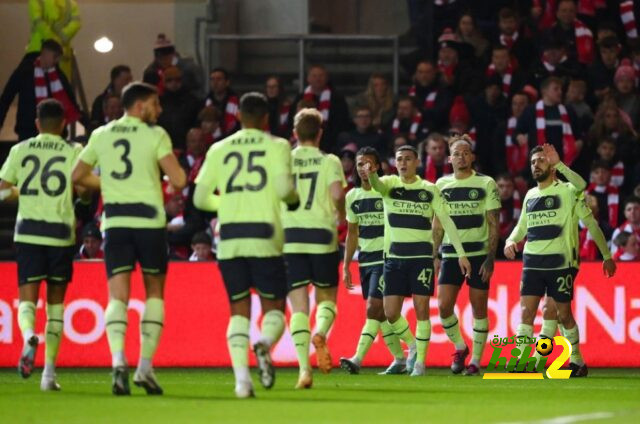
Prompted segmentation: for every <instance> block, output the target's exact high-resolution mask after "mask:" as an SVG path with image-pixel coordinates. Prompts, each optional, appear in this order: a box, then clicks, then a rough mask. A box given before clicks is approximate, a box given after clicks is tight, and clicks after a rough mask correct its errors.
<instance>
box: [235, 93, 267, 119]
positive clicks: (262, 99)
mask: <svg viewBox="0 0 640 424" xmlns="http://www.w3.org/2000/svg"><path fill="white" fill-rule="evenodd" d="M240 113H241V114H242V119H243V120H245V119H247V120H249V121H252V122H256V121H259V120H260V119H262V118H263V117H264V116H265V115H266V114H268V113H269V104H268V102H267V97H266V96H265V95H264V94H262V93H258V92H257V91H251V92H249V93H246V94H244V95H243V96H242V97H240Z"/></svg>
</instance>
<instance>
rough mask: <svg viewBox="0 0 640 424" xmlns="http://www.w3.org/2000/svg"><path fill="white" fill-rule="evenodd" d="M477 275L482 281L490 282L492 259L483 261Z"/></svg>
mask: <svg viewBox="0 0 640 424" xmlns="http://www.w3.org/2000/svg"><path fill="white" fill-rule="evenodd" d="M478 274H479V275H480V278H481V279H482V281H484V282H485V283H488V282H489V280H491V276H492V275H493V259H491V258H487V259H485V261H484V262H483V263H482V266H481V267H480V271H479V272H478Z"/></svg>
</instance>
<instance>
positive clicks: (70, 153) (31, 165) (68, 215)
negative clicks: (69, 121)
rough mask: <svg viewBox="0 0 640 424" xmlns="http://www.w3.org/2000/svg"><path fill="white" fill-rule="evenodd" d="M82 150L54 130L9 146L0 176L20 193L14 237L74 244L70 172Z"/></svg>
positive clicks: (55, 244) (28, 241) (47, 244)
mask: <svg viewBox="0 0 640 424" xmlns="http://www.w3.org/2000/svg"><path fill="white" fill-rule="evenodd" d="M81 150H82V146H81V145H79V144H77V143H68V142H67V141H66V140H64V139H63V138H62V137H60V136H58V135H53V134H40V135H38V136H36V137H34V138H30V139H28V140H24V141H22V142H20V143H18V144H16V145H15V146H13V147H12V148H11V151H10V152H9V156H8V157H7V160H6V161H5V163H4V165H3V166H2V169H1V170H0V179H2V180H4V181H7V182H9V183H11V184H14V185H15V186H16V187H17V188H18V190H19V193H20V197H19V202H18V216H17V221H16V228H15V233H14V236H13V240H14V241H17V242H21V243H31V244H39V245H45V246H71V245H73V244H75V240H76V237H75V227H76V219H75V215H74V209H73V187H72V183H71V172H72V170H73V166H74V165H75V162H76V159H77V158H78V155H79V154H80V151H81Z"/></svg>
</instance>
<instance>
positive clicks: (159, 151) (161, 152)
mask: <svg viewBox="0 0 640 424" xmlns="http://www.w3.org/2000/svg"><path fill="white" fill-rule="evenodd" d="M157 131H158V133H159V134H158V135H159V136H160V138H159V140H158V146H157V148H156V159H158V160H160V159H162V158H163V157H165V156H167V155H168V154H169V153H173V146H172V145H171V138H170V137H169V134H168V133H167V132H166V131H165V130H164V129H163V128H161V127H157Z"/></svg>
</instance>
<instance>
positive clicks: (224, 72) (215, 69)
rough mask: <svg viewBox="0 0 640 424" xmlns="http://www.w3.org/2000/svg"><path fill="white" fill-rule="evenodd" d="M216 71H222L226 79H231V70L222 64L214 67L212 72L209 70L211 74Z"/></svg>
mask: <svg viewBox="0 0 640 424" xmlns="http://www.w3.org/2000/svg"><path fill="white" fill-rule="evenodd" d="M214 72H220V73H221V74H222V75H224V79H226V80H228V79H229V71H227V70H226V69H225V68H223V67H221V66H218V67H215V68H213V69H212V70H211V72H209V75H211V74H213V73H214Z"/></svg>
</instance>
